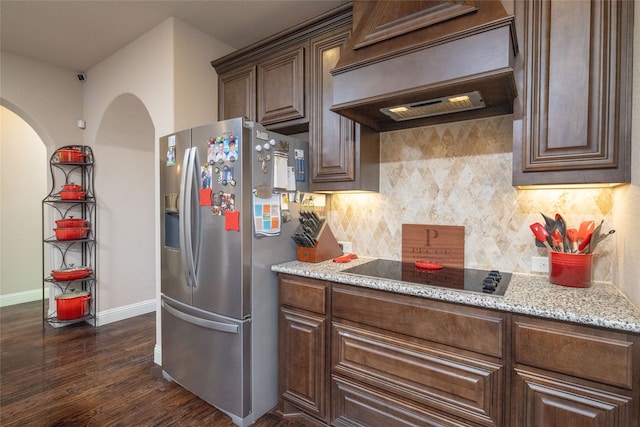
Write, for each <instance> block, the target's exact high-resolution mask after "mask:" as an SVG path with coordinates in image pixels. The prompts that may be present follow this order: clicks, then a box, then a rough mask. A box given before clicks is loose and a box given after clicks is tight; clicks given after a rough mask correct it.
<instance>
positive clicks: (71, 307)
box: [56, 291, 91, 320]
mask: <svg viewBox="0 0 640 427" xmlns="http://www.w3.org/2000/svg"><path fill="white" fill-rule="evenodd" d="M90 299H91V295H89V292H87V291H75V292H67V293H63V294H60V295H57V296H56V310H57V315H58V319H60V320H73V319H79V318H81V317H84V316H86V315H87V313H88V311H89V310H88V306H89V300H90Z"/></svg>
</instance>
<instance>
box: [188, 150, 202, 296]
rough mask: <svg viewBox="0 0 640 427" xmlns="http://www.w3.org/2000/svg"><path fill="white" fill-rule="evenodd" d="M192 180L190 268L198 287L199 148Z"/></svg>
mask: <svg viewBox="0 0 640 427" xmlns="http://www.w3.org/2000/svg"><path fill="white" fill-rule="evenodd" d="M190 166H191V171H190V173H191V175H190V176H191V178H190V179H189V181H190V184H189V188H188V190H187V191H189V218H190V219H191V221H190V223H189V244H190V246H189V248H190V249H189V255H190V256H189V263H190V264H189V268H190V269H191V273H192V278H191V280H192V283H193V286H194V287H197V286H198V271H197V270H198V263H197V262H196V260H197V259H199V257H200V184H199V182H200V158H199V156H198V148H197V147H192V148H191V165H190ZM192 212H193V214H192ZM192 230H196V232H197V234H196V235H195V242H194V241H193V240H192V237H194V236H193V235H192V234H191V232H192Z"/></svg>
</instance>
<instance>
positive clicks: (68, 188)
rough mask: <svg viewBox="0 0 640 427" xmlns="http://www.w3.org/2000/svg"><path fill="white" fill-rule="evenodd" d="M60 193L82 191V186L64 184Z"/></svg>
mask: <svg viewBox="0 0 640 427" xmlns="http://www.w3.org/2000/svg"><path fill="white" fill-rule="evenodd" d="M62 191H82V185H78V184H75V183H73V182H72V183H71V184H65V185H63V186H62Z"/></svg>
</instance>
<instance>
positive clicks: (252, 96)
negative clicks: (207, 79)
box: [218, 65, 256, 121]
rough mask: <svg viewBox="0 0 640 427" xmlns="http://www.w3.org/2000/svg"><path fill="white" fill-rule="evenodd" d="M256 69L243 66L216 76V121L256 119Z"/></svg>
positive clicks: (252, 66)
mask: <svg viewBox="0 0 640 427" xmlns="http://www.w3.org/2000/svg"><path fill="white" fill-rule="evenodd" d="M255 107H256V67H255V66H254V65H250V66H245V67H241V68H238V69H236V70H231V71H229V72H227V73H224V74H220V75H219V76H218V120H226V119H233V118H235V117H245V118H247V119H249V120H253V121H255V119H256V108H255Z"/></svg>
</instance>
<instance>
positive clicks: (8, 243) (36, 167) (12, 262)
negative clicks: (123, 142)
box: [0, 105, 50, 306]
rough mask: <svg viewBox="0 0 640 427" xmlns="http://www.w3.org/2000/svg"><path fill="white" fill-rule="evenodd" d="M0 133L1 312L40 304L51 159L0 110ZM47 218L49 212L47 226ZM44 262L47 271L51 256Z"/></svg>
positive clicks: (27, 130)
mask: <svg viewBox="0 0 640 427" xmlns="http://www.w3.org/2000/svg"><path fill="white" fill-rule="evenodd" d="M0 132H1V136H0V141H1V145H0V306H6V305H13V304H19V303H23V302H28V301H35V300H39V299H41V298H42V285H43V282H42V275H43V270H42V269H43V265H42V260H43V250H42V233H43V229H42V224H43V221H42V213H43V210H42V199H43V198H44V197H45V196H46V195H47V193H48V192H49V188H47V185H48V184H47V176H48V175H47V174H48V167H47V163H48V158H47V149H46V147H45V144H44V142H43V141H42V139H41V138H40V137H39V136H38V134H37V133H36V131H35V130H34V129H33V128H32V127H31V126H30V125H29V124H28V123H27V122H26V121H25V120H24V119H23V118H22V117H20V116H19V115H18V114H16V113H15V112H14V111H12V110H10V109H9V108H6V107H4V106H1V105H0ZM47 218H48V215H46V212H45V224H47V223H48V219H47ZM45 231H50V230H45ZM44 259H45V271H48V259H49V256H48V252H47V253H45V254H44Z"/></svg>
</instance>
